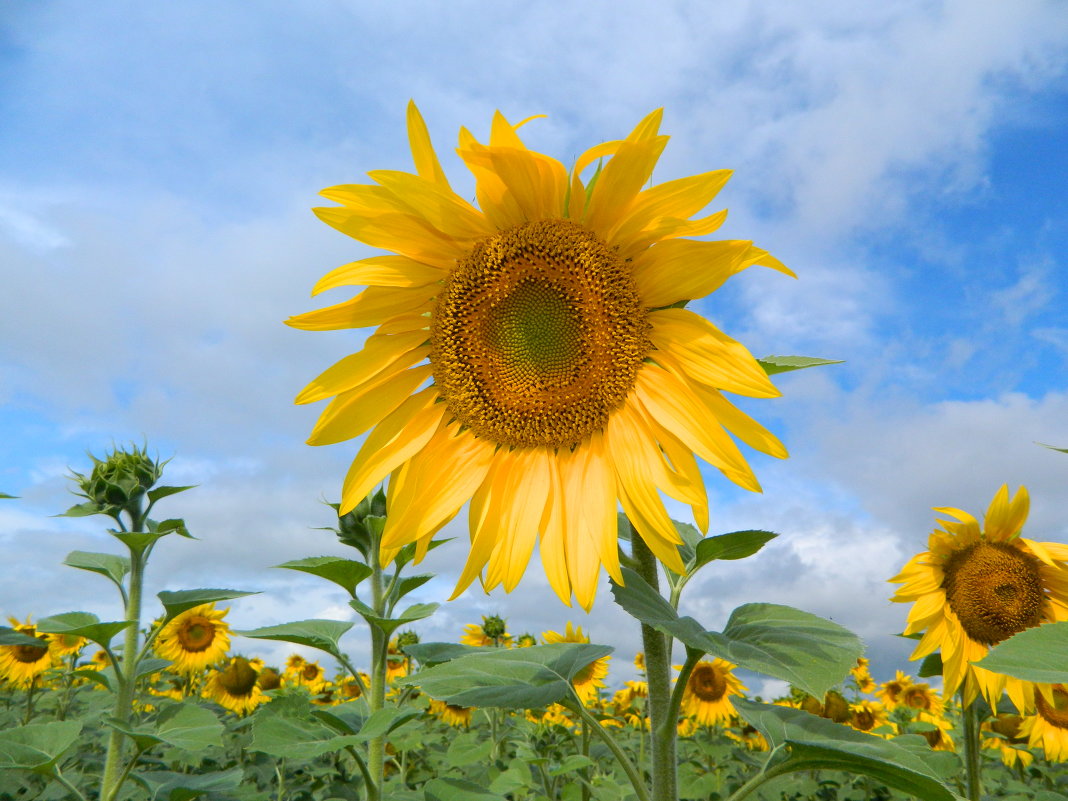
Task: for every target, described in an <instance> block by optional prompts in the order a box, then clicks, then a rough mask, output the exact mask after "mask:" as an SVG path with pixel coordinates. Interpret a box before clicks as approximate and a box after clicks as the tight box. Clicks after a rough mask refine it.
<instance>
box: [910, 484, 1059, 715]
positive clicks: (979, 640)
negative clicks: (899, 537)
mask: <svg viewBox="0 0 1068 801" xmlns="http://www.w3.org/2000/svg"><path fill="white" fill-rule="evenodd" d="M1029 505H1030V501H1029V498H1028V495H1027V489H1026V488H1024V487H1020V489H1019V490H1018V491H1017V493H1016V495H1015V496H1014V497H1013V498H1012V500H1011V501H1010V500H1009V489H1008V486H1002V487H1001V489H999V490H998V491H997V493H996V494H995V495H994V499H993V500H992V501H991V503H990V507H989V508H988V509H987V512H986V517H985V519H984V521H983V525H982V526H981V527H980V525H979V521H977V520H976V519H975V518H974V517H972V516H971V515H970V514H968V513H967V512H963V511H961V510H960V509H950V508H937V509H935V511H936V512H940V513H942V514H944V515H947V516H949V517H952V518H954V520H939V521H938V522H939V523H940V524H941V525H942V527H943V529H944V530H937V529H936V530H935V531H934V532H932V534H931V536H930V538H929V540H928V543H927V546H928V550H926V551H924V552H923V553H921V554H918V555H916V556H914V557H913V558H912V559H910V560H909V562H908V564H906V565H905V567H904V569H903V570H902V571H901V573H899V574H898V575H897V576H895V577H894V578H892V579H890V580H891V581H892V582H895V583H898V584H901V585H902V586H901V588H900V589H898V591H897V593H896V594H895V595H894V597H893V598H892V600H894V601H900V602H902V603H913V607H912V609H911V610H910V611H909V617H908V627H907V628H906V629H905V634H916V633H919V632H924V635H923V638H922V639H921V640H920V642H919V645H917V646H916V650H915V651H914V652H913V654H912V658H913V659H919V658H921V657H924V656H927V655H928V654H931V653H933V652H935V651H937V650H939V649H941V651H942V665H943V674H942V675H943V680H944V685H943V686H944V692H945V693H946V694H952V693H954V692H956V690H957V688H958V687H961V685H963V688H964V702H965V703H966V704H967V703H971V702H972V701H973V700H974V699H975V697H976V695H977V694H978V693H980V692H981V693H982V694H983V696H984V697H985V698H986V699H987V701H988V702H989V703H990V706H991V707H992V708H996V705H997V701H998V699H999V698H1000V697H1001V694H1002V693H1003V692H1005V693H1007V694H1008V696H1009V698H1010V699H1012V702H1013V703H1014V704H1015V705H1016V708H1017V709H1019V710H1020V711H1021V712H1025V711H1028V710H1029V709H1031V708H1032V706H1033V700H1032V699H1033V695H1034V688H1033V685H1031V684H1030V683H1028V682H1025V681H1021V680H1020V679H1015V678H1011V677H1009V676H1004V675H1001V674H998V673H992V672H991V671H989V670H986V669H985V668H981V667H978V666H976V665H973V664H971V663H972V662H975V661H978V660H979V659H982V658H983V657H984V656H986V653H987V651H988V650H989V649H990V646H992V645H996V644H997V643H999V642H1001V641H1002V640H1005V639H1008V638H1009V637H1011V636H1012V635H1013V634H1016V633H1018V632H1021V631H1023V630H1024V629H1028V628H1032V627H1034V626H1038V625H1040V624H1042V623H1045V622H1052V621H1057V620H1066V619H1068V568H1066V567H1065V564H1064V563H1065V561H1068V545H1062V544H1060V543H1053V542H1042V543H1040V542H1034V541H1032V540H1029V539H1025V538H1024V537H1022V536H1020V531H1021V529H1022V528H1023V525H1024V521H1025V520H1026V519H1027V512H1028V508H1029Z"/></svg>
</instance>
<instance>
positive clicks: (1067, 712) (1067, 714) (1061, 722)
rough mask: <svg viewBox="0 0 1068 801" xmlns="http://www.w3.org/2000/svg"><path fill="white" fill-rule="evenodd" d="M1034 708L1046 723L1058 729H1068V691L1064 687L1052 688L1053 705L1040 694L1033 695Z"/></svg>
mask: <svg viewBox="0 0 1068 801" xmlns="http://www.w3.org/2000/svg"><path fill="white" fill-rule="evenodd" d="M1035 707H1037V709H1038V714H1040V715H1041V716H1042V718H1043V720H1045V721H1046V722H1047V723H1049V724H1050V725H1051V726H1056V727H1057V728H1058V729H1068V691H1065V688H1064V685H1061V684H1058V685H1057V686H1055V687H1054V688H1053V703H1052V704H1050V702H1049V701H1047V700H1046V699H1045V698H1044V697H1043V696H1042V693H1040V692H1036V693H1035Z"/></svg>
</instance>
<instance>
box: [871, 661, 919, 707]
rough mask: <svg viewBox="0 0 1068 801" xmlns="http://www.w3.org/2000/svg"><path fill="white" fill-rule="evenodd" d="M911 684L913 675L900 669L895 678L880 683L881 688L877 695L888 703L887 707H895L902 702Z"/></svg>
mask: <svg viewBox="0 0 1068 801" xmlns="http://www.w3.org/2000/svg"><path fill="white" fill-rule="evenodd" d="M911 686H912V677H911V676H909V675H907V674H905V673H903V672H901V671H900V670H899V671H897V675H896V676H895V677H894V678H893V679H891V680H890V681H887V682H883V683H882V684H881V685H879V690H878V692H876V693H875V695H876V696H877V697H878V699H879V700H880V701H882V702H883V703H884V704H886V708H887V709H894V708H895V707H896V706H898V705H899V704H900V703H901V697H902V695H903V694H904V692H905V690H907V689H908V688H909V687H911Z"/></svg>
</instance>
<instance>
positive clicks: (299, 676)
mask: <svg viewBox="0 0 1068 801" xmlns="http://www.w3.org/2000/svg"><path fill="white" fill-rule="evenodd" d="M282 679H283V682H284V683H285V684H287V685H289V686H292V687H306V688H307V690H308V692H310V693H311V694H312V695H317V694H319V693H321V692H324V691H325V690H326V688H327V685H328V684H329V683H330V682H329V681H327V678H326V671H325V670H323V667H322V665H320V664H319V663H318V662H308V661H306V660H305V659H303V658H301V660H300V662H299V663H297V662H293V664H291V665H287V667H286V670H285V673H284V674H283V675H282Z"/></svg>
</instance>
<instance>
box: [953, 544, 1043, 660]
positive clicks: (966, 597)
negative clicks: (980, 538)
mask: <svg viewBox="0 0 1068 801" xmlns="http://www.w3.org/2000/svg"><path fill="white" fill-rule="evenodd" d="M943 570H944V573H945V579H944V580H943V584H942V586H943V587H944V588H945V591H946V600H947V602H948V603H949V608H950V609H952V610H953V613H954V614H955V615H956V616H957V618H958V619H959V620H960V624H961V627H962V628H963V629H964V631H965V632H966V633H967V634H968V636H969V637H971V638H972V639H973V640H975V641H976V642H978V643H982V644H983V645H994V644H995V643H999V642H1001V641H1002V640H1005V639H1008V638H1009V637H1011V636H1012V635H1013V634H1016V633H1017V632H1020V631H1023V630H1024V629H1028V628H1031V627H1032V626H1037V625H1038V624H1039V623H1040V622H1041V621H1042V606H1043V603H1044V602H1045V598H1046V596H1045V592H1044V591H1043V589H1042V577H1041V574H1040V573H1039V562H1038V559H1036V558H1035V557H1033V556H1031V555H1030V554H1027V553H1024V552H1023V551H1021V550H1019V549H1017V548H1015V547H1013V546H1012V545H1010V544H1008V543H1001V542H997V543H992V542H977V543H975V544H974V545H969V546H968V547H967V548H964V549H963V550H960V551H958V552H956V553H954V554H953V555H952V556H950V557H949V559H948V560H946V563H945V565H944V566H943Z"/></svg>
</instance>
